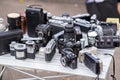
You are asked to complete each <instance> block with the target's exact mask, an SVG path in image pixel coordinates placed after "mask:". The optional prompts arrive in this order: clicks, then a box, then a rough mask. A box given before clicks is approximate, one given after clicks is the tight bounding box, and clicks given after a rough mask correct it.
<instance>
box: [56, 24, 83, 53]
mask: <svg viewBox="0 0 120 80" xmlns="http://www.w3.org/2000/svg"><path fill="white" fill-rule="evenodd" d="M81 38H82V34H81V31H80V28H78V27H76V29H75V27H73V26H71V25H67V26H66V27H65V29H64V34H62V35H61V36H59V37H58V40H57V47H58V49H59V53H61V50H62V49H64V48H71V49H73V51H74V53H75V54H78V52H79V50H80V46H81V45H80V39H81Z"/></svg>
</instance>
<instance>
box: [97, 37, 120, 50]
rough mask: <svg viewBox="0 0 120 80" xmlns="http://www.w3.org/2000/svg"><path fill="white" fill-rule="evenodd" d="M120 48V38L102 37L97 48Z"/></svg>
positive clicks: (99, 38)
mask: <svg viewBox="0 0 120 80" xmlns="http://www.w3.org/2000/svg"><path fill="white" fill-rule="evenodd" d="M119 46H120V38H119V36H100V37H98V38H97V48H115V47H119Z"/></svg>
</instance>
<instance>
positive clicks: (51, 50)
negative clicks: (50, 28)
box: [39, 39, 56, 61]
mask: <svg viewBox="0 0 120 80" xmlns="http://www.w3.org/2000/svg"><path fill="white" fill-rule="evenodd" d="M39 53H45V61H51V60H52V58H53V56H54V55H55V53H56V42H55V40H54V39H51V40H50V41H49V42H48V43H47V45H46V46H45V47H41V48H40V49H39Z"/></svg>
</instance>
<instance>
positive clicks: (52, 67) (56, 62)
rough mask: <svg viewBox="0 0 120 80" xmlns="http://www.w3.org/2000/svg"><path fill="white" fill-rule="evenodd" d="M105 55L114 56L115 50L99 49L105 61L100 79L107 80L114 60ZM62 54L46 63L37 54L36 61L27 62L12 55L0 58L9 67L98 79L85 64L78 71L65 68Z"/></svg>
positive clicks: (1, 62) (81, 64)
mask: <svg viewBox="0 0 120 80" xmlns="http://www.w3.org/2000/svg"><path fill="white" fill-rule="evenodd" d="M104 53H109V54H112V55H113V54H114V49H111V50H109V49H99V50H98V57H99V58H100V59H101V60H102V61H103V71H102V73H101V74H100V78H102V79H105V78H106V74H107V71H108V69H109V66H110V62H111V60H112V58H111V56H109V55H103V54H104ZM60 56H61V55H60V54H59V53H56V54H55V56H54V57H53V59H52V61H51V62H46V61H45V56H44V54H40V53H39V54H36V58H35V59H25V60H17V59H15V57H14V56H11V55H10V54H5V55H2V56H0V64H1V65H7V66H17V67H26V68H32V69H41V70H47V71H53V72H61V73H67V74H73V75H81V76H89V77H96V76H97V75H96V74H94V73H93V72H92V71H91V70H89V69H88V68H87V67H86V66H85V65H84V64H83V63H78V68H77V69H71V68H69V67H63V66H62V65H61V63H60Z"/></svg>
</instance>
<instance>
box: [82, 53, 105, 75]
mask: <svg viewBox="0 0 120 80" xmlns="http://www.w3.org/2000/svg"><path fill="white" fill-rule="evenodd" d="M84 64H85V65H86V66H87V67H88V68H89V69H90V70H91V71H93V72H94V73H95V74H100V73H101V71H102V69H103V63H102V61H101V60H100V59H99V58H97V57H96V56H95V55H93V54H92V53H88V52H85V53H84Z"/></svg>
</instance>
